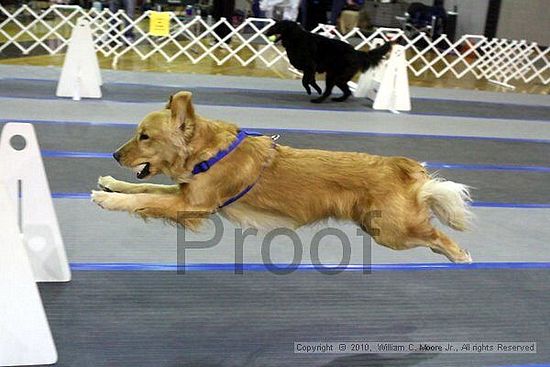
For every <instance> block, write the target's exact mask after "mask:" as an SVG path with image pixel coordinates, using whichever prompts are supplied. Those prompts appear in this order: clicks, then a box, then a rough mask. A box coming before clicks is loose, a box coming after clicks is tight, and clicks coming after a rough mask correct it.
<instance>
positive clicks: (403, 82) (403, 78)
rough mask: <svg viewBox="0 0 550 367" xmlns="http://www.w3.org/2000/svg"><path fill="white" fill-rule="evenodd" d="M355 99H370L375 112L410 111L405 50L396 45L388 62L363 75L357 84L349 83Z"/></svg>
mask: <svg viewBox="0 0 550 367" xmlns="http://www.w3.org/2000/svg"><path fill="white" fill-rule="evenodd" d="M349 85H350V89H351V90H352V91H353V95H354V96H355V97H359V98H361V97H368V98H369V99H371V100H372V101H373V102H374V103H373V105H372V108H373V109H375V110H390V111H410V110H411V97H410V91H409V78H408V75H407V60H406V57H405V48H404V47H403V46H400V45H394V46H393V47H392V51H391V53H390V57H389V59H388V60H387V61H383V62H382V63H381V64H380V65H379V66H378V67H376V68H374V69H369V70H367V71H366V72H365V73H363V74H361V76H360V77H359V81H358V83H357V84H355V83H353V82H349Z"/></svg>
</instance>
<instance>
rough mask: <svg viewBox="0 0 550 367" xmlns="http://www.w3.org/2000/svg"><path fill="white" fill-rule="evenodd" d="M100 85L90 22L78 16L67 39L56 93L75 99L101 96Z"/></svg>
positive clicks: (59, 95)
mask: <svg viewBox="0 0 550 367" xmlns="http://www.w3.org/2000/svg"><path fill="white" fill-rule="evenodd" d="M101 85H102V81H101V72H100V70H99V62H98V61H97V55H96V52H95V49H94V41H93V39H92V31H91V29H90V24H89V22H88V21H87V20H85V19H84V18H80V19H79V20H78V22H77V25H76V27H74V28H73V33H72V35H71V39H70V40H69V47H68V50H67V55H66V56H65V62H64V63H63V69H62V70H61V77H60V78H59V82H58V84H57V92H56V95H57V96H58V97H71V98H72V99H73V100H75V101H78V100H80V99H81V98H101V88H100V86H101Z"/></svg>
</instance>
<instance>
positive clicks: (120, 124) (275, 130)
mask: <svg viewBox="0 0 550 367" xmlns="http://www.w3.org/2000/svg"><path fill="white" fill-rule="evenodd" d="M7 122H25V123H30V124H37V125H41V124H44V125H77V126H78V125H83V126H104V127H117V128H126V129H135V128H136V126H137V124H128V123H123V122H89V121H52V120H27V119H0V123H7ZM242 129H243V130H255V131H258V132H263V133H301V134H319V135H322V134H329V135H350V136H373V137H388V138H411V139H442V140H481V141H497V142H498V141H501V142H508V143H542V144H550V139H528V138H501V137H490V136H469V135H433V134H403V133H379V132H368V131H340V130H316V129H300V128H259V127H242Z"/></svg>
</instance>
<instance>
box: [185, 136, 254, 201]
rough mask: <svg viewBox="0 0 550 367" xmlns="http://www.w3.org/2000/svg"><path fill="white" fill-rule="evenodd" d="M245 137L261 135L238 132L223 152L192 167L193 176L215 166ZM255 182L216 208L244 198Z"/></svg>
mask: <svg viewBox="0 0 550 367" xmlns="http://www.w3.org/2000/svg"><path fill="white" fill-rule="evenodd" d="M247 136H263V134H260V133H257V132H253V131H244V130H240V131H239V133H238V134H237V138H236V139H235V140H233V142H232V143H231V144H230V145H229V146H228V147H227V148H225V149H224V150H220V151H219V152H218V153H217V154H216V155H215V156H213V157H212V158H209V159H207V160H205V161H202V162H200V163H197V164H196V165H195V167H193V171H192V172H193V174H194V175H197V174H199V173H203V172H206V171H208V170H209V169H210V168H211V167H212V166H213V165H215V164H216V163H218V162H219V161H221V160H222V159H223V158H224V157H225V156H227V155H228V154H229V153H231V152H232V151H234V150H235V149H237V147H238V146H239V145H240V144H241V143H242V142H243V140H244V139H245V138H246V137H247ZM256 182H258V180H256V181H254V182H253V183H252V184H251V185H249V186H247V187H246V188H245V189H244V190H243V191H241V192H239V193H238V194H237V195H235V196H233V197H232V198H230V199H229V200H227V201H226V202H224V203H223V204H222V205H220V206H219V207H218V208H219V209H221V208H223V207H225V206H227V205H229V204H232V203H234V202H235V201H237V200H239V199H240V198H242V197H243V196H245V195H246V194H247V193H248V192H249V191H250V190H251V189H252V188H253V187H254V185H255V184H256Z"/></svg>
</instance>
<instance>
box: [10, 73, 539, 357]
mask: <svg viewBox="0 0 550 367" xmlns="http://www.w3.org/2000/svg"><path fill="white" fill-rule="evenodd" d="M58 75H59V69H57V68H37V67H12V66H0V86H1V87H0V95H2V96H10V97H8V98H3V97H0V122H7V121H14V120H19V121H30V122H34V123H35V127H36V130H37V133H38V137H39V141H40V143H41V147H42V149H43V150H44V151H49V154H52V151H53V153H55V152H59V151H61V152H63V151H86V152H102V153H107V152H111V151H113V150H114V149H115V148H116V147H117V146H118V145H119V144H121V143H122V142H123V141H124V140H125V139H126V138H127V137H128V136H129V135H130V134H131V130H132V129H133V128H134V126H135V124H136V123H137V122H138V121H139V120H140V119H141V118H142V117H143V116H144V115H145V114H146V113H148V112H150V111H152V110H155V109H159V108H162V107H163V103H162V101H164V100H165V99H166V97H167V96H164V95H163V93H167V92H168V90H167V89H173V90H179V89H194V90H195V91H196V92H195V100H196V102H197V110H198V111H199V113H201V114H204V115H205V116H208V117H212V118H222V119H227V120H230V121H233V122H236V123H238V124H239V125H240V126H243V127H246V128H250V129H254V128H259V129H265V130H263V131H265V132H266V133H269V132H271V131H274V132H277V133H280V134H281V135H282V137H281V140H280V142H281V143H282V144H288V145H292V146H296V147H302V148H323V149H331V150H350V151H365V152H369V153H373V154H385V155H386V154H392V155H405V156H410V157H413V158H416V159H419V160H422V161H431V162H446V163H454V164H463V165H471V164H477V165H496V166H508V165H517V166H533V167H550V158H549V157H550V154H549V153H550V151H549V149H550V148H549V147H550V128H549V126H550V125H549V123H550V115H549V113H548V112H549V111H550V109H549V108H550V101H549V98H548V96H530V95H524V94H513V93H508V94H496V93H482V92H475V91H460V90H431V89H426V88H412V90H411V93H412V95H413V97H415V100H414V101H413V108H414V111H413V113H411V114H392V113H388V112H383V111H377V112H374V111H372V110H371V109H370V108H369V107H368V103H366V102H364V101H357V100H352V101H350V102H349V103H346V104H341V105H336V107H334V106H335V104H327V105H326V106H324V107H322V108H324V109H319V110H312V109H311V108H312V105H311V104H310V103H309V102H308V101H307V97H306V96H304V95H303V93H302V91H301V87H300V83H299V82H298V81H295V80H291V81H286V80H274V79H255V78H246V77H242V78H234V77H223V76H201V75H183V74H158V73H132V72H114V71H105V72H104V73H103V77H104V80H105V81H106V82H107V85H106V88H105V89H104V91H105V92H106V96H107V98H105V99H103V100H84V101H81V102H74V101H70V100H66V99H56V98H55V97H54V96H53V93H52V91H53V88H54V86H55V82H54V81H55V80H56V78H57V77H58ZM13 78H24V79H29V78H34V79H37V80H36V81H34V82H31V83H30V84H29V82H28V81H18V82H14V81H13ZM6 83H7V84H6ZM9 83H12V84H9ZM13 83H15V84H13ZM123 83H134V84H135V85H125V84H123ZM235 86H239V88H241V89H237V90H234V89H232V88H234V87H235ZM7 87H9V90H7V89H6V88H7ZM40 88H43V89H42V91H41V90H40ZM17 90H19V91H17ZM244 90H246V92H245V91H244ZM264 90H269V92H265V91H264ZM45 91H46V92H47V93H49V94H48V95H45V94H44V93H45ZM14 93H18V94H14ZM35 97H40V98H43V97H45V98H47V99H36V98H35ZM128 97H131V98H133V100H134V101H143V103H134V102H132V103H127V102H121V101H124V100H125V99H126V98H128ZM274 98H275V99H276V100H278V101H279V102H277V101H273V99H274ZM302 100H303V101H302ZM471 101H476V103H471ZM275 102H277V103H275ZM228 104H231V105H228ZM266 107H269V108H266ZM285 107H290V108H285ZM313 107H315V106H313ZM332 108H337V109H338V110H331V109H332ZM358 109H359V110H360V111H357V110H358ZM415 113H429V114H430V115H420V114H415ZM440 114H441V115H440ZM60 122H65V123H62V124H61V123H60ZM0 127H1V126H0ZM306 130H307V131H306ZM46 153H47V154H48V152H46ZM45 166H46V170H47V173H48V176H49V180H50V184H51V189H52V191H54V192H57V193H61V194H62V193H70V192H86V191H88V190H89V189H91V188H92V187H94V186H95V182H96V179H97V176H99V175H106V174H112V175H114V176H116V177H118V178H122V179H132V177H131V173H130V172H128V171H126V170H124V169H122V168H120V167H118V166H117V165H116V164H115V163H114V162H113V161H112V160H110V159H99V158H51V157H49V158H45ZM441 174H442V175H443V176H445V177H448V178H450V179H453V180H457V181H461V182H464V183H466V184H469V185H472V186H474V187H475V190H474V197H475V199H476V200H478V201H486V202H496V204H499V203H500V204H503V203H516V204H520V205H521V204H526V203H539V204H550V200H549V198H550V195H549V194H550V191H549V190H550V189H549V188H550V180H549V179H550V173H547V172H546V173H545V172H538V173H537V172H528V171H503V170H495V169H494V168H492V169H483V170H465V169H452V170H441ZM157 182H166V181H165V180H163V179H157ZM54 203H55V207H56V211H57V214H58V219H59V223H60V226H61V231H62V234H63V238H64V241H65V246H66V248H67V253H68V256H69V259H70V261H71V262H72V263H74V264H80V265H82V264H87V265H90V266H92V267H93V266H94V265H101V264H105V263H109V264H112V263H124V264H128V265H129V264H135V263H145V264H174V263H176V261H178V254H179V253H181V237H178V232H177V230H176V228H174V227H171V226H167V225H165V224H163V223H162V222H157V221H151V222H149V223H144V222H143V221H141V220H139V219H136V218H134V217H132V216H129V215H127V214H122V213H113V212H106V211H103V210H101V209H99V208H98V207H96V206H95V205H92V204H91V203H89V201H88V200H86V199H70V198H57V199H55V200H54ZM474 213H475V214H476V217H477V219H476V220H475V222H474V226H473V228H472V230H471V231H469V232H464V233H452V232H451V231H449V233H451V234H452V236H453V238H455V239H456V240H457V241H458V242H459V243H460V244H461V245H462V246H463V247H465V248H468V249H469V250H470V252H471V253H472V255H473V257H474V260H475V261H478V262H487V263H492V262H497V263H499V264H502V266H504V267H506V269H503V270H488V269H484V270H474V269H472V268H468V269H465V270H430V271H406V272H395V271H384V272H376V273H374V274H371V275H363V274H361V273H354V272H346V273H343V274H340V275H337V276H326V275H321V274H318V273H316V272H297V273H294V274H292V275H288V276H275V275H273V274H270V273H267V272H252V273H248V272H247V273H245V275H241V276H237V275H234V274H233V273H231V272H221V273H220V272H212V271H210V272H197V273H195V272H193V273H188V274H186V275H179V276H178V275H176V274H174V273H171V272H159V271H149V272H145V271H143V272H141V271H140V272H125V271H121V272H108V271H91V272H87V271H74V274H73V277H74V280H73V281H72V282H71V283H68V284H41V285H40V287H41V293H42V297H43V299H44V304H45V306H46V310H47V313H48V317H49V319H50V323H51V326H52V330H53V333H54V336H55V339H56V343H57V347H58V350H59V355H60V361H59V363H58V365H59V366H94V367H96V366H153V365H154V366H200V367H213V366H235V367H237V366H239V367H240V366H266V367H268V366H327V367H328V366H332V367H334V366H341V367H344V366H346V367H348V366H502V365H508V366H509V365H519V364H528V363H538V364H542V363H548V362H550V355H549V351H550V348H549V346H548V343H550V338H549V335H548V330H550V327H549V326H550V325H549V324H548V320H550V314H549V313H548V307H547V305H548V301H549V300H550V299H549V296H548V295H549V294H550V292H549V289H548V284H547V283H548V282H547V281H546V279H547V278H548V275H549V273H548V270H547V269H540V270H526V269H523V270H521V269H514V263H516V262H523V263H534V262H550V247H549V243H550V226H549V225H548V224H549V220H550V209H529V208H518V207H513V206H511V207H475V208H474ZM327 226H333V227H335V228H337V229H339V230H342V231H343V232H344V233H345V234H346V235H347V236H348V238H349V239H350V240H351V244H352V253H351V263H353V264H361V263H362V262H363V261H364V259H365V258H364V256H365V253H367V255H370V257H367V258H368V259H369V261H371V262H372V263H374V264H387V265H392V264H419V263H428V264H431V265H429V266H432V268H433V266H438V264H436V263H445V264H447V262H446V259H444V258H443V257H441V256H440V255H436V254H434V253H432V252H430V251H427V250H425V249H415V250H411V251H404V252H396V251H391V250H388V249H385V248H383V247H381V246H377V245H374V244H372V246H371V245H367V246H366V247H363V242H362V239H361V238H359V237H358V236H357V235H356V228H355V226H353V225H352V224H349V223H338V222H334V221H329V222H327V223H322V224H320V225H318V226H317V227H315V226H313V227H308V228H304V229H302V230H301V231H299V233H298V234H299V237H300V240H301V242H302V243H303V248H302V250H303V251H302V253H303V263H305V264H308V263H311V261H312V260H311V256H310V247H309V243H310V241H311V238H312V236H313V235H314V233H315V232H316V231H317V230H319V229H321V228H326V227H327ZM224 229H225V230H224V235H223V237H222V240H221V241H220V243H219V244H218V245H217V246H215V247H213V248H211V249H208V250H189V251H187V252H186V261H187V262H189V263H194V264H207V265H208V264H210V265H212V264H225V263H232V262H233V261H234V260H235V238H234V229H235V227H234V226H232V225H231V224H229V223H227V222H224ZM179 234H180V235H181V232H180V233H179ZM208 234H209V232H208V228H207V230H205V233H204V234H202V236H207V235H208ZM263 235H265V234H263V233H260V235H259V236H258V237H257V238H250V239H249V240H248V241H247V242H246V243H245V245H244V250H243V261H244V262H247V263H258V262H261V261H262V253H261V241H262V238H263V237H262V236H263ZM192 238H196V239H200V238H201V235H197V237H192ZM178 251H180V252H178ZM341 252H342V250H341V246H338V245H336V246H335V244H334V243H333V242H332V241H326V242H322V243H321V246H320V258H321V261H322V262H323V264H335V263H338V262H339V261H340V259H341V255H342V253H341ZM270 255H271V260H272V261H273V262H275V263H285V262H288V261H290V259H291V258H292V255H293V249H292V247H291V246H289V244H288V243H287V242H285V241H283V240H280V241H279V240H278V241H274V243H273V245H272V247H271V253H270ZM298 340H309V341H311V340H335V341H339V340H348V341H349V340H371V341H403V340H404V341H408V340H411V341H427V340H434V341H447V340H451V341H453V340H454V341H502V340H514V341H536V342H537V343H538V353H537V354H535V355H512V354H507V355H490V354H487V355H478V354H469V355H460V356H456V355H454V356H453V355H445V354H432V355H415V354H412V355H392V354H384V355H349V356H348V355H345V356H337V355H296V354H293V353H292V350H291V348H292V343H293V342H294V341H298Z"/></svg>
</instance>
